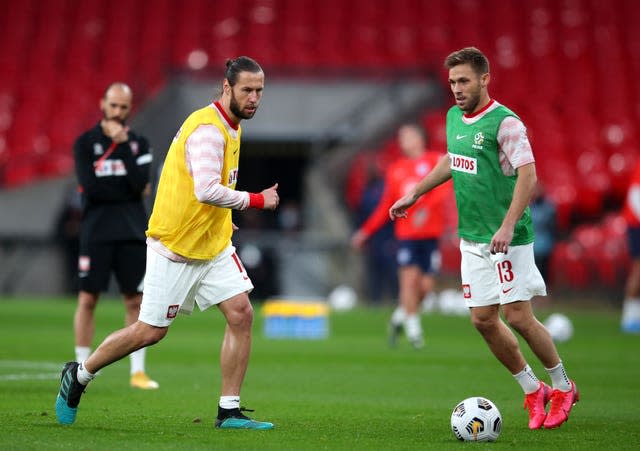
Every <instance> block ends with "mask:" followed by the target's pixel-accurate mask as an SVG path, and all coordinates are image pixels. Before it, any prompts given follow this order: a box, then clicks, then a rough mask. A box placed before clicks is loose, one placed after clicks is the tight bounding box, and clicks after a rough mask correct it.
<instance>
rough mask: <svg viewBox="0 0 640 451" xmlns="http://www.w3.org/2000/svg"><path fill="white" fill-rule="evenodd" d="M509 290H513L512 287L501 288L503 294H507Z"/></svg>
mask: <svg viewBox="0 0 640 451" xmlns="http://www.w3.org/2000/svg"><path fill="white" fill-rule="evenodd" d="M511 290H513V287H511V288H509V289H508V290H502V292H503V293H504V294H507V293H508V292H509V291H511Z"/></svg>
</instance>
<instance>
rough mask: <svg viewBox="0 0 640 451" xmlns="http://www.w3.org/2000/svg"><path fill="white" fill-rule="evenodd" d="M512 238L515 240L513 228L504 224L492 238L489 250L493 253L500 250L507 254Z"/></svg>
mask: <svg viewBox="0 0 640 451" xmlns="http://www.w3.org/2000/svg"><path fill="white" fill-rule="evenodd" d="M511 240H513V228H510V227H506V226H504V225H502V226H500V228H499V229H498V231H497V232H496V233H495V234H494V235H493V237H492V238H491V243H490V244H489V251H490V252H491V253H492V254H497V253H500V252H501V253H504V254H506V253H507V251H508V250H509V245H510V244H511Z"/></svg>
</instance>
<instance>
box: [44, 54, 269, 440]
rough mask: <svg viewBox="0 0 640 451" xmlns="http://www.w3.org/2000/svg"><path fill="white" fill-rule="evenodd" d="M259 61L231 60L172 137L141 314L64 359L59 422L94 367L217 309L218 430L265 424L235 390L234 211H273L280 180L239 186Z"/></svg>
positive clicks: (243, 359) (243, 329) (240, 269)
mask: <svg viewBox="0 0 640 451" xmlns="http://www.w3.org/2000/svg"><path fill="white" fill-rule="evenodd" d="M263 89H264V72H263V71H262V68H261V67H260V66H259V65H258V63H257V62H256V61H254V60H253V59H251V58H248V57H245V56H241V57H239V58H236V59H233V60H229V61H227V64H226V70H225V77H224V81H223V87H222V95H221V96H220V98H219V99H218V100H217V101H215V102H213V103H211V104H210V105H208V106H206V107H204V108H202V109H199V110H197V111H195V112H194V113H192V114H191V115H190V116H189V117H188V118H187V120H186V121H185V122H184V123H183V124H182V127H181V128H180V130H179V131H178V133H177V134H176V136H175V138H174V139H173V142H172V144H171V147H170V148H169V152H168V153H167V157H166V160H165V163H164V166H163V169H162V175H161V177H160V184H159V186H158V191H157V195H156V200H155V204H154V206H153V212H152V214H151V218H150V220H149V228H148V230H147V232H146V234H147V273H146V275H145V283H144V291H143V297H142V305H141V307H140V316H139V317H138V320H137V321H136V322H135V323H134V324H132V325H130V326H129V327H126V328H124V329H121V330H118V331H116V332H114V333H112V334H111V335H109V336H108V337H107V338H106V339H105V340H104V341H103V342H102V344H100V346H98V348H97V349H96V350H95V352H93V354H91V355H90V356H89V357H88V358H87V359H86V360H85V361H84V362H68V363H67V364H65V366H64V368H63V370H62V377H61V385H60V390H59V393H58V396H57V399H56V415H57V417H58V422H60V423H61V424H72V423H73V422H74V421H75V418H76V414H77V408H78V404H79V402H80V396H81V395H82V393H83V392H84V389H85V387H86V385H87V384H88V383H89V382H90V381H91V380H92V379H93V377H94V375H95V374H96V372H97V371H98V370H100V369H102V368H104V367H105V366H107V365H109V364H111V363H113V362H115V361H117V360H119V359H121V358H122V357H124V356H126V355H128V354H130V353H131V352H133V351H135V350H137V349H141V348H143V347H145V346H150V345H153V344H155V343H157V342H158V341H160V340H161V339H162V338H163V337H164V336H165V335H166V334H167V331H168V329H169V326H170V325H171V323H172V322H173V320H174V319H175V317H176V315H177V314H178V312H183V313H186V314H189V313H191V312H192V310H193V307H194V304H197V305H198V307H199V308H200V310H205V309H207V308H209V307H211V306H213V305H217V306H218V308H219V309H220V311H221V312H222V313H223V315H224V316H225V318H226V321H227V326H226V330H225V334H224V340H223V342H222V349H221V353H220V366H221V375H222V381H221V382H222V384H221V385H222V386H221V396H220V401H219V404H218V415H217V418H216V421H215V426H216V427H219V428H223V429H272V428H273V424H272V423H269V422H262V421H255V420H252V419H250V418H248V417H247V416H245V415H244V414H243V413H242V410H243V409H241V407H240V389H241V387H242V382H243V380H244V376H245V372H246V370H247V365H248V362H249V354H250V350H251V327H252V322H253V308H252V306H251V303H250V301H249V295H248V293H249V292H250V291H251V290H252V289H253V285H252V283H251V279H250V278H249V276H248V275H247V273H246V271H245V268H244V266H243V265H242V262H241V261H240V259H239V258H238V256H237V254H236V253H235V248H234V247H233V244H232V242H231V236H232V233H233V228H234V226H233V224H232V222H231V210H233V209H235V210H245V209H247V208H258V209H265V210H274V209H275V208H276V207H277V206H278V203H279V197H278V192H277V188H278V185H277V183H276V184H274V185H273V186H271V187H270V188H267V189H265V190H263V191H262V192H261V193H249V192H245V191H236V190H235V186H236V182H237V180H238V161H239V157H240V155H239V153H240V152H239V150H240V136H241V133H242V129H241V128H240V122H241V121H242V120H243V119H251V118H252V117H253V116H254V114H255V112H256V110H257V109H258V106H259V105H260V99H261V97H262V91H263Z"/></svg>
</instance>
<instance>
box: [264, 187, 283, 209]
mask: <svg viewBox="0 0 640 451" xmlns="http://www.w3.org/2000/svg"><path fill="white" fill-rule="evenodd" d="M261 194H262V195H263V196H264V207H262V208H263V209H264V210H275V209H276V208H277V207H278V204H280V196H278V184H277V183H276V184H275V185H273V186H272V187H271V188H267V189H265V190H264V191H262V193H261Z"/></svg>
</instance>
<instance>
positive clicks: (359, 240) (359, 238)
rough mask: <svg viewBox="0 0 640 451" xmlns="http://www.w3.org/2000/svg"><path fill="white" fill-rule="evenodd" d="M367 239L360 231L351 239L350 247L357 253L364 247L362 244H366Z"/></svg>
mask: <svg viewBox="0 0 640 451" xmlns="http://www.w3.org/2000/svg"><path fill="white" fill-rule="evenodd" d="M368 238H369V237H368V236H367V234H366V233H364V232H363V231H362V230H358V231H357V232H356V233H354V234H353V236H352V237H351V247H352V248H353V249H355V250H357V251H359V250H361V249H362V248H363V247H364V244H365V243H366V242H367V239H368Z"/></svg>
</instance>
